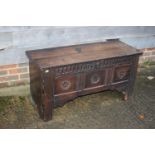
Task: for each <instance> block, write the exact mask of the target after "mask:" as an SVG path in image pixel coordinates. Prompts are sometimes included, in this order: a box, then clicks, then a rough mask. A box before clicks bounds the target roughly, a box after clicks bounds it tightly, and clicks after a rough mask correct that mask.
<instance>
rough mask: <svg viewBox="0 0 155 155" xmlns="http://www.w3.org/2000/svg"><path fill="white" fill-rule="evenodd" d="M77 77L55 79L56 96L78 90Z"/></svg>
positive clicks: (67, 76)
mask: <svg viewBox="0 0 155 155" xmlns="http://www.w3.org/2000/svg"><path fill="white" fill-rule="evenodd" d="M76 83H77V77H76V76H75V75H66V76H64V77H59V78H56V79H55V94H61V93H67V92H72V91H75V90H76Z"/></svg>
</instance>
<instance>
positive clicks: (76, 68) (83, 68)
mask: <svg viewBox="0 0 155 155" xmlns="http://www.w3.org/2000/svg"><path fill="white" fill-rule="evenodd" d="M131 62H132V56H129V57H121V58H112V59H105V60H98V61H92V62H85V63H79V64H71V65H65V66H61V67H56V68H55V75H56V76H60V75H62V74H69V73H79V72H87V71H88V72H89V71H93V70H97V69H102V68H105V67H108V66H112V65H119V64H122V63H126V64H130V63H131Z"/></svg>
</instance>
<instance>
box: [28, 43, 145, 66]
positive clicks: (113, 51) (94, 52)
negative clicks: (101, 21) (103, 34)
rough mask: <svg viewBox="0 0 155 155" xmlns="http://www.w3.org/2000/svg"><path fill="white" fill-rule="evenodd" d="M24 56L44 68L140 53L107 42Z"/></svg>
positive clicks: (43, 51)
mask: <svg viewBox="0 0 155 155" xmlns="http://www.w3.org/2000/svg"><path fill="white" fill-rule="evenodd" d="M26 54H27V56H28V58H29V59H30V61H35V62H36V63H37V64H38V65H39V67H40V68H46V67H55V66H62V65H67V64H73V63H82V62H88V61H95V60H101V59H107V58H113V57H122V56H129V55H135V54H138V55H140V54H142V52H140V51H139V50H137V49H136V48H133V47H131V46H129V45H127V44H125V43H123V42H121V41H108V42H99V43H91V44H80V45H73V46H67V47H58V48H50V49H41V50H33V51H27V52H26Z"/></svg>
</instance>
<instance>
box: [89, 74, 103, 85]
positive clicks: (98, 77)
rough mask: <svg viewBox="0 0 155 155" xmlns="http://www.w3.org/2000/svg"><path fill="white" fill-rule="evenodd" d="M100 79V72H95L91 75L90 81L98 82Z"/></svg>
mask: <svg viewBox="0 0 155 155" xmlns="http://www.w3.org/2000/svg"><path fill="white" fill-rule="evenodd" d="M100 79H101V78H100V76H99V75H98V74H94V75H93V76H92V77H91V79H90V81H91V83H92V84H97V83H98V82H99V81H100Z"/></svg>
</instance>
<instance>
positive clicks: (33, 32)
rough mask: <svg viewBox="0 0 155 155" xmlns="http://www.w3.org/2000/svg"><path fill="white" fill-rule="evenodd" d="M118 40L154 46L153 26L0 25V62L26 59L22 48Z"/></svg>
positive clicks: (138, 46) (143, 46) (136, 44)
mask: <svg viewBox="0 0 155 155" xmlns="http://www.w3.org/2000/svg"><path fill="white" fill-rule="evenodd" d="M113 38H120V40H122V41H124V42H126V43H128V44H130V45H132V46H134V47H136V48H148V47H155V27H144V26H141V27H140V26H136V27H120V26H119V27H109V26H102V27H97V26H95V27H92V26H91V27H88V26H87V27H46V26H44V27H32V26H24V27H5V26H2V27H0V65H6V64H15V63H24V62H28V59H27V57H26V55H25V51H27V50H32V49H41V48H50V47H59V46H66V45H73V44H80V43H89V42H98V41H105V40H106V39H113Z"/></svg>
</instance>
